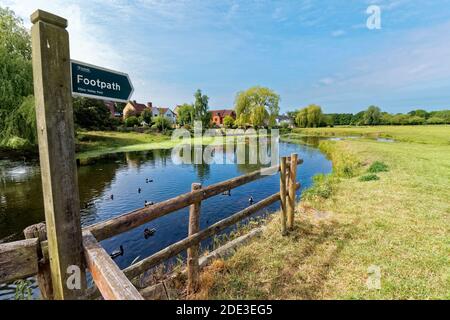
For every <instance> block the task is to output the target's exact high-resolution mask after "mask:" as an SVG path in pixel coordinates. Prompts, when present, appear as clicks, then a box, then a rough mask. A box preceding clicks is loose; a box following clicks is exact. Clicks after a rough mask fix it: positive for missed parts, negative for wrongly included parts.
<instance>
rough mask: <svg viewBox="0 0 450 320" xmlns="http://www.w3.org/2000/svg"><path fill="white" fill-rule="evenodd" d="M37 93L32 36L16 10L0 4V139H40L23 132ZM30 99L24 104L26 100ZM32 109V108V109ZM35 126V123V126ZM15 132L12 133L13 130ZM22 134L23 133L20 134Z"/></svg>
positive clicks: (29, 141) (32, 141)
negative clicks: (5, 7) (31, 103)
mask: <svg viewBox="0 0 450 320" xmlns="http://www.w3.org/2000/svg"><path fill="white" fill-rule="evenodd" d="M32 94H33V76H32V66H31V40H30V35H29V33H28V31H27V30H26V29H25V27H24V25H23V22H22V20H21V19H20V18H18V17H17V16H16V15H15V14H14V12H12V11H11V10H9V9H4V8H0V143H1V144H6V143H7V141H8V140H9V139H11V138H14V137H15V138H20V139H25V140H28V141H27V142H28V143H29V144H34V143H35V141H36V136H35V134H34V133H35V131H33V136H20V134H22V133H21V132H23V128H24V127H25V126H26V125H27V124H26V123H24V122H21V120H23V119H26V118H28V115H29V111H30V110H31V109H32V108H33V109H34V105H30V100H32V98H27V97H29V96H30V95H32ZM25 99H29V100H28V101H27V103H26V104H25V106H23V107H21V106H22V104H23V102H24V100H25ZM29 109H30V110H29ZM32 128H34V127H32ZM13 133H14V134H15V135H14V136H12V134H13ZM17 134H19V135H17Z"/></svg>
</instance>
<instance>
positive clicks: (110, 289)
mask: <svg viewBox="0 0 450 320" xmlns="http://www.w3.org/2000/svg"><path fill="white" fill-rule="evenodd" d="M291 159H292V160H293V161H292V162H291ZM301 163H303V160H301V159H299V160H297V155H296V154H293V155H292V156H291V157H283V158H281V164H280V165H278V166H273V167H270V168H265V169H262V170H258V171H255V172H252V173H249V174H246V175H243V176H240V177H236V178H232V179H229V180H226V181H223V182H220V183H217V184H213V185H211V186H208V187H205V188H202V187H201V185H198V184H193V186H192V190H191V192H188V193H186V194H183V195H180V196H178V197H175V198H172V199H169V200H166V201H163V202H160V203H157V204H155V205H153V206H151V207H147V208H143V209H138V210H135V211H132V212H130V213H127V214H123V215H120V216H118V217H115V218H112V219H110V220H107V221H103V222H100V223H97V224H95V225H92V226H89V227H86V228H83V248H84V259H85V261H86V265H87V268H88V269H89V271H90V272H91V274H92V276H93V280H94V282H95V284H96V286H97V288H98V289H99V291H100V293H101V295H102V296H103V298H105V299H134V300H141V299H142V296H141V295H140V294H139V292H138V291H137V289H136V288H135V287H134V286H133V285H132V284H131V282H130V280H132V279H134V278H135V277H137V276H139V275H141V274H143V273H144V272H145V271H147V270H149V269H151V268H152V267H154V266H156V265H158V264H160V263H162V262H163V261H165V260H167V259H170V258H172V257H174V256H176V255H178V254H179V253H180V252H183V251H185V250H188V262H187V265H188V289H189V290H188V292H189V293H193V292H195V291H196V289H197V286H198V275H199V272H198V257H199V252H198V251H199V244H200V242H202V241H204V240H206V239H207V238H209V237H211V236H213V235H215V234H217V233H219V232H221V231H223V230H225V229H226V228H228V227H231V226H233V225H234V224H236V223H237V222H239V221H241V220H244V219H246V218H248V217H250V216H251V215H252V214H254V213H256V212H258V211H260V210H261V209H263V208H265V207H267V206H270V205H271V204H273V203H275V202H277V201H280V200H281V225H282V230H281V232H282V234H283V235H286V234H287V229H291V228H292V226H293V219H294V202H295V193H296V190H298V189H299V188H300V184H299V183H297V182H296V177H295V176H296V171H297V170H296V167H297V165H298V164H301ZM278 171H281V173H280V192H279V193H276V194H274V195H271V196H269V197H267V198H266V199H263V200H261V201H259V202H257V203H255V204H253V205H251V206H249V207H247V208H245V209H243V210H241V211H239V212H237V213H235V214H233V215H231V216H229V217H227V218H225V219H223V220H221V221H219V222H216V223H214V224H213V225H211V226H209V227H207V228H206V229H203V230H199V224H198V221H199V218H200V208H201V202H202V201H203V200H205V199H208V198H210V197H213V196H215V195H219V194H221V193H223V192H226V191H229V190H231V189H234V188H237V187H239V186H242V185H244V184H247V183H249V182H252V181H255V180H258V179H261V178H264V177H266V176H267V175H268V174H270V173H275V172H278ZM188 206H190V219H189V221H190V223H189V234H188V237H187V238H184V239H182V240H180V241H178V242H176V243H174V244H172V245H170V246H168V247H166V248H164V249H163V250H161V251H159V252H157V253H155V254H153V255H151V256H150V257H147V258H145V259H143V260H141V261H139V262H137V263H135V264H133V265H132V266H130V267H128V268H126V269H124V270H123V271H121V270H120V269H119V268H118V266H117V265H116V264H115V263H114V261H113V260H112V259H111V258H110V257H109V255H108V253H107V252H106V251H105V250H104V249H103V248H102V247H101V246H100V244H99V241H101V240H104V239H107V238H110V237H113V236H115V235H117V234H120V233H123V232H126V231H129V230H131V229H133V228H136V227H138V226H140V225H142V224H144V223H147V222H149V221H152V220H155V219H157V218H159V217H162V216H164V215H166V214H169V213H171V212H174V211H177V210H179V209H182V208H185V207H188ZM33 227H34V228H36V230H34V231H33V230H31V229H32V228H31V229H30V227H29V228H27V229H29V230H28V231H26V232H25V234H26V236H27V237H32V236H36V238H31V239H27V240H23V241H18V242H13V243H9V244H2V245H0V270H1V271H0V283H3V282H8V281H12V280H15V279H19V278H23V277H27V276H31V275H35V274H38V275H39V274H40V276H38V281H39V282H40V283H39V287H40V288H41V291H42V290H44V292H43V297H44V298H46V299H51V298H52V296H51V287H52V286H51V283H50V282H51V279H50V277H49V275H48V269H44V267H45V266H46V265H45V264H43V263H47V268H48V250H47V242H46V241H42V240H44V239H45V237H44V236H43V235H42V226H39V230H41V231H39V232H38V226H37V225H35V226H33ZM30 230H31V231H30ZM38 261H39V263H38ZM41 282H42V283H41Z"/></svg>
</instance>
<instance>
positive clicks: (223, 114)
mask: <svg viewBox="0 0 450 320" xmlns="http://www.w3.org/2000/svg"><path fill="white" fill-rule="evenodd" d="M209 112H211V115H212V116H213V117H214V116H219V117H226V116H231V115H233V114H235V112H234V110H229V109H222V110H211V111H209Z"/></svg>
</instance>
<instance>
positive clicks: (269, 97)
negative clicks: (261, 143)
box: [235, 86, 280, 126]
mask: <svg viewBox="0 0 450 320" xmlns="http://www.w3.org/2000/svg"><path fill="white" fill-rule="evenodd" d="M279 102H280V96H279V95H278V94H276V93H275V92H274V91H273V90H271V89H269V88H265V87H259V86H256V87H252V88H250V89H248V90H246V91H242V92H239V93H238V94H237V96H236V100H235V110H236V116H237V119H238V121H237V123H238V125H240V126H245V125H247V124H251V125H254V126H261V125H264V124H267V125H269V126H274V125H275V118H276V117H277V116H278V114H279V112H280V107H279ZM262 109H264V112H263V110H262ZM263 115H265V117H266V121H263V122H262V121H261V117H262V116H263ZM253 121H255V123H254V122H253Z"/></svg>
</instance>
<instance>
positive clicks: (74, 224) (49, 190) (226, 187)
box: [0, 10, 303, 300]
mask: <svg viewBox="0 0 450 320" xmlns="http://www.w3.org/2000/svg"><path fill="white" fill-rule="evenodd" d="M31 21H32V23H33V27H32V44H33V72H34V86H35V97H36V117H37V127H38V139H39V153H40V164H41V172H42V184H43V197H44V207H45V224H44V223H40V224H37V225H33V226H30V227H28V228H26V229H25V230H24V235H25V238H26V239H25V240H21V241H16V242H12V243H6V244H0V283H8V282H11V281H14V280H18V279H23V278H26V277H30V276H36V278H37V281H38V285H39V289H40V291H41V296H42V298H43V299H83V298H86V297H87V291H86V272H85V270H88V271H89V272H90V273H91V275H92V278H93V282H94V283H95V285H96V287H97V289H98V290H99V292H100V293H101V296H102V297H103V298H104V299H108V300H109V299H110V300H114V299H115V300H120V299H122V300H125V299H128V300H142V299H143V297H142V296H141V294H140V293H139V291H138V290H137V288H136V287H135V286H134V285H133V284H132V282H131V280H133V279H134V278H136V277H138V276H140V275H142V274H143V273H144V272H146V271H148V270H149V269H151V268H152V267H154V266H156V265H158V264H160V263H163V262H164V261H165V260H167V259H170V258H172V257H175V256H177V255H178V254H179V253H181V252H184V251H187V274H188V281H187V292H188V294H191V293H195V292H196V290H197V289H198V285H199V272H200V271H199V256H200V254H199V246H200V243H201V242H202V241H204V240H206V239H208V238H210V237H212V236H214V235H215V234H218V233H220V232H221V231H223V230H225V229H227V228H228V227H230V226H233V225H235V224H236V223H238V222H240V221H242V220H245V219H247V218H249V217H250V216H251V215H253V214H255V213H257V212H259V211H260V210H261V209H263V208H266V207H268V206H270V205H272V204H274V203H275V202H277V201H280V203H281V210H280V212H281V213H280V220H281V230H280V232H281V233H282V235H283V236H285V235H287V234H288V231H289V230H292V229H293V226H294V214H295V197H296V192H297V190H298V189H299V188H300V184H299V183H298V182H297V181H296V176H297V165H298V164H301V163H302V162H303V161H302V160H301V159H298V156H297V154H292V155H291V157H282V158H281V160H280V164H279V165H276V166H273V167H270V168H264V169H261V170H258V171H255V172H252V173H249V174H246V175H243V176H240V177H235V178H232V179H229V180H227V181H223V182H220V183H217V184H213V185H210V186H206V187H203V186H202V185H201V184H196V183H194V184H192V189H191V191H190V192H188V193H185V194H182V195H179V196H177V197H175V198H172V199H169V200H165V201H162V202H160V203H156V204H154V205H152V206H149V207H144V208H141V209H137V210H134V211H132V212H129V213H126V214H123V215H120V216H117V217H114V218H112V219H109V220H106V221H102V222H99V223H97V224H94V225H92V226H88V227H85V228H81V221H80V205H79V195H78V182H77V173H76V163H75V147H74V127H73V112H72V99H71V90H70V74H71V72H70V56H69V55H70V54H69V38H68V33H67V31H66V28H67V20H65V19H63V18H61V17H58V16H55V15H53V14H50V13H47V12H44V11H41V10H38V11H36V12H35V13H34V14H33V15H32V16H31ZM274 172H280V191H279V192H278V193H276V194H273V195H271V196H269V197H267V198H265V199H263V200H261V201H259V202H256V203H254V204H252V205H250V206H249V207H247V208H245V209H243V210H241V211H239V212H237V213H235V214H233V215H231V216H229V217H227V218H225V219H223V220H221V221H219V222H216V223H214V224H212V225H211V226H209V227H207V228H205V229H203V230H200V225H199V221H200V215H201V205H202V201H203V200H206V199H208V198H211V197H213V196H216V195H220V194H222V193H224V192H226V191H230V190H232V189H234V188H237V187H239V186H242V185H245V184H247V183H250V182H253V181H256V180H258V179H261V178H264V177H267V176H268V175H270V174H273V173H274ZM186 207H189V229H188V237H186V238H184V239H182V240H180V241H178V242H176V243H174V244H172V245H170V246H168V247H166V248H164V249H162V250H161V251H159V252H157V253H155V254H153V255H151V256H149V257H147V258H144V259H143V260H141V261H139V262H137V263H135V264H133V265H131V266H130V267H128V268H126V269H124V270H120V269H119V267H118V266H117V264H116V263H115V262H114V261H113V260H112V258H111V257H110V255H109V254H108V253H107V252H106V251H105V249H104V248H103V247H102V246H101V245H100V241H102V240H105V239H108V238H111V237H114V236H116V235H119V234H121V233H124V232H126V231H129V230H131V229H134V228H136V227H139V226H141V225H143V224H145V223H148V222H150V221H153V220H155V219H157V218H160V217H163V216H165V215H167V214H170V213H172V212H175V211H177V210H179V209H182V208H186ZM74 267H75V269H76V268H78V272H79V274H78V276H79V278H80V284H79V287H75V288H73V287H70V286H68V282H70V279H69V278H70V276H71V275H72V274H71V272H68V270H72V271H73V270H74V269H73V268H74ZM75 271H76V270H75Z"/></svg>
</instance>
